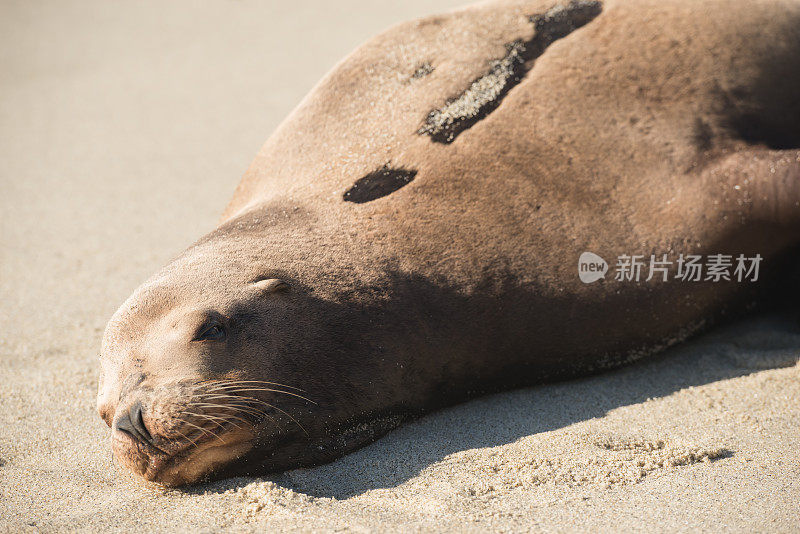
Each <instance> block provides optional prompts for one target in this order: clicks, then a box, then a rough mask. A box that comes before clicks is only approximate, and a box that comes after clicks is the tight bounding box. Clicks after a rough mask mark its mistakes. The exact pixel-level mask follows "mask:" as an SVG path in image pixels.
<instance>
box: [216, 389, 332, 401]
mask: <svg viewBox="0 0 800 534" xmlns="http://www.w3.org/2000/svg"><path fill="white" fill-rule="evenodd" d="M220 391H229V392H231V393H237V392H243V391H265V392H271V393H284V394H286V395H291V396H292V397H297V398H298V399H303V400H304V401H308V402H310V403H312V404H317V403H316V402H314V401H313V400H311V399H309V398H308V397H304V396H302V395H298V394H297V393H292V392H291V391H281V390H279V389H271V388H255V387H237V386H229V387H226V388H225V389H220Z"/></svg>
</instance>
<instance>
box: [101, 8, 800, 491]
mask: <svg viewBox="0 0 800 534" xmlns="http://www.w3.org/2000/svg"><path fill="white" fill-rule="evenodd" d="M558 1H559V0H530V1H501V2H490V3H483V4H478V5H476V6H472V7H468V8H466V9H463V10H459V11H456V12H453V13H450V14H447V15H443V16H437V17H431V18H427V19H423V20H418V21H413V22H408V23H404V24H401V25H399V26H396V27H394V28H393V29H391V30H389V31H387V32H385V33H383V34H381V35H379V36H377V37H375V38H374V39H372V40H371V41H369V42H368V43H366V44H365V45H363V46H362V47H360V48H359V49H357V50H356V51H355V52H353V53H352V54H351V55H350V56H348V57H347V58H346V59H344V60H343V61H342V62H341V63H340V64H339V65H338V66H337V67H336V68H335V69H334V70H333V71H332V72H331V73H330V74H328V75H327V76H326V77H325V78H324V79H323V80H322V81H321V82H320V83H319V85H318V86H317V87H316V88H315V89H314V90H313V91H312V92H311V94H309V95H308V97H307V98H306V99H305V100H304V101H303V102H302V103H301V104H300V106H299V107H298V108H297V109H296V110H295V111H294V112H293V113H292V114H291V115H290V116H289V118H287V119H286V121H285V122H284V123H283V124H282V125H281V126H280V127H279V128H278V130H277V131H276V132H275V133H274V134H273V135H272V137H270V139H269V140H268V141H267V143H266V144H265V146H264V148H263V149H262V150H261V152H260V153H259V154H258V156H257V157H256V159H255V161H254V162H253V164H252V166H251V167H250V169H249V170H248V171H247V173H246V175H245V177H244V179H243V180H242V182H241V184H240V185H239V188H238V189H237V191H236V194H235V196H234V198H233V200H231V202H230V204H229V205H228V207H227V209H226V210H225V213H224V215H223V218H222V221H221V223H220V225H219V227H218V228H217V229H216V230H215V231H214V232H212V233H211V234H209V235H208V236H205V237H204V238H202V239H201V240H200V241H199V242H198V243H197V244H195V245H194V246H193V247H191V248H190V249H189V250H187V251H186V252H185V253H184V254H183V255H181V256H180V257H179V258H177V259H176V260H175V261H174V262H172V263H171V264H169V265H168V266H167V267H165V268H164V270H163V271H161V272H160V273H159V274H157V275H156V276H155V277H154V278H153V279H151V280H150V281H149V282H148V283H146V284H145V285H144V286H142V287H141V288H139V289H138V290H137V291H136V293H134V295H133V296H132V297H131V298H130V299H129V300H128V301H127V302H126V303H125V304H123V306H122V307H121V308H120V310H119V311H118V312H117V314H116V315H115V316H114V318H113V319H112V321H111V322H110V323H109V326H108V328H107V330H106V334H105V338H104V346H103V353H102V362H103V373H102V374H103V377H104V378H102V379H101V383H100V391H99V397H98V407H99V410H100V412H101V414H102V415H103V417H104V418H105V419H106V421H107V422H108V423H109V424H112V422H114V421H118V420H119V418H120V417H121V416H120V414H124V413H125V412H126V411H127V410H129V409H130V406H131V405H132V403H134V402H139V403H141V405H142V407H143V412H142V413H143V422H144V423H145V425H146V426H147V428H148V429H149V430H150V433H151V434H152V442H153V444H155V445H158V444H161V445H162V446H160V447H159V448H160V449H162V450H161V451H159V450H155V449H153V448H152V447H150V448H148V447H149V446H148V445H147V444H143V443H140V442H136V441H135V440H134V441H131V440H128V441H125V439H122V440H118V442H117V444H115V451H116V453H117V456H118V457H119V458H120V459H121V461H122V462H123V463H124V464H126V465H128V466H129V467H131V468H132V469H133V470H134V471H135V472H137V473H138V474H141V475H142V476H144V477H145V478H148V479H150V480H155V481H158V482H161V483H164V484H181V483H187V482H192V481H195V480H197V479H199V478H201V477H203V476H206V475H209V474H210V473H211V474H214V475H217V476H219V475H224V474H231V473H237V472H248V473H257V472H264V471H269V470H276V469H285V468H288V467H293V466H297V465H308V464H313V463H317V462H322V461H327V460H330V459H333V458H335V457H337V456H340V455H342V454H344V453H346V452H348V451H350V450H352V449H354V448H357V447H360V446H362V445H364V444H365V443H368V442H369V441H371V440H373V439H375V438H376V437H377V436H379V435H380V434H382V433H384V432H386V431H388V430H389V429H390V428H392V427H394V426H396V425H397V424H398V422H399V421H400V420H401V419H402V418H403V417H405V416H407V415H413V414H418V413H421V412H424V411H426V410H430V409H433V408H435V407H437V406H441V405H444V404H447V403H451V402H455V401H458V400H461V399H464V398H467V397H469V396H471V395H474V394H477V393H480V392H484V391H491V390H495V389H498V388H510V387H514V386H519V385H523V384H531V383H535V382H539V381H543V380H551V379H558V378H565V377H570V376H576V375H579V374H585V373H588V372H593V371H596V370H599V369H602V368H608V367H611V366H614V365H618V364H621V363H624V362H627V361H630V360H632V359H635V358H638V357H641V356H644V355H646V354H650V353H653V352H656V351H657V350H660V349H662V348H664V347H666V346H668V345H670V344H672V343H674V342H676V341H678V340H680V339H683V338H685V337H686V336H687V335H689V334H691V333H692V332H694V331H696V330H697V329H699V328H701V327H702V326H704V325H707V324H710V323H711V322H713V321H714V320H716V319H717V318H719V317H720V316H722V315H725V314H726V313H727V314H729V313H730V312H731V311H732V310H735V309H741V308H744V307H746V305H747V304H749V303H751V302H753V301H755V300H759V299H761V300H763V299H764V298H766V294H767V293H766V291H767V289H768V287H767V286H768V285H770V284H778V283H781V281H782V280H785V278H784V276H785V275H784V274H783V273H784V271H782V269H783V268H784V266H785V265H786V264H785V262H784V259H785V258H786V257H787V255H788V254H789V253H790V252H791V251H792V250H793V249H794V248H795V247H796V245H797V244H798V238H800V233H799V232H798V229H799V228H798V226H799V225H800V207H798V206H799V204H798V202H800V184H798V180H800V152H798V150H797V149H798V147H800V95H799V94H798V92H797V87H798V84H799V83H800V29H798V28H800V4H798V3H797V2H794V1H789V0H787V1H781V0H759V1H744V0H741V1H737V2H730V1H728V0H725V1H722V0H706V1H703V2H700V1H697V0H635V1H632V0H625V1H623V0H609V1H607V2H604V4H603V5H602V12H601V13H600V14H599V15H597V16H596V17H595V16H594V14H592V17H593V19H592V20H590V21H588V22H586V23H585V25H582V26H581V27H580V28H577V29H573V30H572V31H570V32H569V33H568V35H565V36H562V37H558V38H557V39H554V40H552V42H550V41H548V42H547V43H545V44H546V47H544V48H543V49H542V51H541V53H538V52H537V54H538V55H535V57H534V56H533V55H530V51H531V50H532V46H533V45H531V44H530V43H536V42H537V41H536V39H537V32H538V31H543V30H542V29H541V27H540V28H538V29H537V27H536V24H537V23H536V21H537V20H544V19H543V18H542V17H544V18H545V19H546V18H547V17H553V16H555V15H553V13H555V12H553V11H551V10H552V8H553V6H554V5H556V4H557V3H558ZM561 1H562V2H563V5H564V6H569V5H570V4H568V3H566V2H565V1H564V0H561ZM586 7H587V2H578V3H573V4H572V5H571V8H572V9H578V8H586ZM556 15H558V13H556ZM537 17H538V18H537ZM513 43H522V46H523V47H524V46H528V48H527V49H526V50H527V52H525V53H528V54H529V55H528V56H524V54H523V55H522V56H520V57H523V59H524V60H525V63H524V65H518V64H516V63H513V62H514V61H517V59H516V57H517V56H515V55H514V54H516V53H517V52H515V50H521V49H520V48H517V49H515V48H514V46H517V47H519V46H520V45H519V44H517V45H513ZM525 43H528V44H527V45H526V44H525ZM537 46H539V45H537ZM506 57H511V59H509V60H507V61H506V62H505V63H503V62H502V60H503V58H506ZM509 65H512V66H513V65H517V66H514V68H515V69H516V68H519V69H520V70H518V71H517V70H515V71H514V72H513V73H512V75H509V76H510V77H508V78H507V79H505V78H502V76H505V75H506V74H507V72H508V71H507V69H506V67H508V66H509ZM509 68H510V67H509ZM504 69H506V70H504ZM487 75H492V76H495V78H497V79H500V80H501V81H502V80H504V79H505V80H506V81H507V82H508V80H511V81H510V82H508V83H512V84H513V87H510V88H505V89H503V90H504V91H505V93H504V94H503V95H502V98H501V99H500V100H498V101H497V102H496V103H494V104H493V107H492V109H491V110H489V111H488V112H487V113H488V114H486V115H485V116H478V117H477V120H475V121H472V122H473V123H472V124H470V125H469V126H468V127H467V128H465V129H464V130H463V131H461V132H459V133H458V135H457V136H455V137H453V138H452V139H449V140H447V139H444V138H442V139H439V140H436V139H434V138H432V135H430V134H431V128H430V127H426V120H427V119H428V117H429V116H430V114H431V113H432V112H434V111H435V110H441V109H444V107H446V106H447V104H448V102H453V101H454V100H456V99H457V98H458V97H459V96H460V95H463V94H465V91H467V90H468V89H469V88H470V87H471V84H473V83H475V82H476V81H478V80H482V79H483V80H486V79H488V78H485V77H486V76H487ZM513 76H516V77H517V78H518V79H519V83H516V78H513ZM492 80H493V81H496V80H495V79H494V78H493V79H492ZM475 87H477V86H475ZM487 94H489V93H487ZM491 94H497V93H496V92H495V93H491ZM473 118H474V117H473ZM392 173H395V174H392ZM398 173H399V174H398ZM359 180H361V181H360V182H359ZM359 187H361V189H358V188H359ZM354 188H355V189H354ZM382 188H384V189H385V190H384V189H382ZM354 191H356V192H354ZM375 195H378V196H377V197H376V198H374V199H373V198H372V197H373V196H375ZM380 195H384V196H380ZM356 199H361V200H363V199H366V200H364V201H357V200H356ZM584 251H592V252H595V253H597V254H600V255H601V256H603V257H604V258H605V259H606V260H609V262H611V261H612V260H613V259H616V257H617V256H619V255H622V254H643V255H646V256H647V257H649V255H650V254H659V255H660V254H665V253H668V254H670V255H672V256H673V258H674V257H677V255H678V254H680V253H684V254H688V253H693V254H712V253H732V254H738V253H744V254H746V255H754V254H755V253H760V254H761V255H762V256H763V257H764V258H765V259H764V262H763V264H762V270H761V278H762V280H764V281H765V282H766V284H746V283H745V284H743V283H736V282H730V283H724V282H720V283H710V282H706V283H702V282H701V283H689V282H681V281H675V280H671V281H668V282H651V283H644V282H642V283H639V284H636V283H623V282H615V281H614V280H613V275H612V276H607V279H606V280H604V281H600V282H596V283H594V284H588V285H587V284H583V283H581V282H580V280H579V279H578V276H577V260H578V257H579V255H580V254H581V253H582V252H584ZM612 269H613V265H612ZM265 278H269V279H273V278H275V279H282V280H284V281H286V282H287V283H288V284H289V286H290V289H288V290H285V291H274V290H268V291H265V290H262V289H259V288H258V284H254V282H256V281H258V280H261V279H265ZM273 289H274V288H273ZM207 312H213V313H216V314H219V315H220V317H222V319H221V320H222V321H225V322H226V324H227V328H229V335H228V337H227V339H226V340H225V341H224V342H219V343H215V342H205V341H204V342H192V341H191V338H192V335H193V332H194V331H195V330H196V329H197V328H198V325H199V324H200V323H202V321H204V320H205V318H206V316H207ZM210 379H226V380H261V381H268V382H275V383H279V384H282V385H283V386H281V387H278V386H274V388H276V389H279V390H280V391H281V392H280V393H278V392H275V391H272V392H269V391H258V392H254V391H251V392H247V391H245V392H242V391H237V393H236V394H237V395H240V396H242V395H244V396H247V397H253V398H256V399H257V400H259V401H261V402H268V403H269V404H271V405H273V406H275V407H276V408H275V409H272V408H270V409H268V410H264V411H263V412H262V413H263V416H260V417H258V418H256V419H250V418H248V417H249V416H248V415H247V414H244V413H239V415H240V416H242V419H246V420H247V421H248V424H246V425H244V426H245V427H246V428H243V429H239V430H236V429H232V428H231V427H230V426H229V425H228V423H225V424H221V425H219V428H217V427H216V426H214V425H213V424H212V423H210V422H208V420H201V419H197V418H193V417H194V416H191V415H187V414H188V412H189V411H190V410H189V408H192V407H193V408H194V410H193V411H194V412H197V411H198V410H203V408H202V407H200V406H199V405H198V404H197V400H196V399H197V397H196V395H197V394H196V391H198V390H199V389H202V388H203V387H206V386H205V385H204V384H207V383H206V382H203V381H204V380H210ZM286 386H293V387H296V388H301V389H302V390H303V392H302V396H304V397H307V399H310V401H313V402H315V403H316V404H312V402H310V401H307V400H305V399H302V398H299V397H295V396H292V395H290V394H289V392H293V391H294V392H296V391H297V390H293V389H288V388H286ZM240 387H241V386H240ZM181 388H183V389H181ZM231 391H233V390H231ZM165 399H166V400H165ZM226 402H227V401H226ZM244 402H245V403H247V402H252V401H244ZM162 405H163V407H162V408H158V409H157V407H159V406H162ZM249 406H251V407H252V404H250V405H249ZM187 407H189V408H187ZM216 410H217V411H212V412H206V413H212V414H217V416H219V417H223V418H228V420H229V421H230V417H229V416H230V414H232V413H234V410H233V409H232V408H231V409H230V411H229V412H225V411H224V409H222V408H217V409H216ZM220 410H222V411H220ZM181 414H183V415H181ZM267 415H269V416H270V417H272V418H273V420H270V419H269V418H266V416H267ZM178 416H181V417H182V418H183V419H184V420H188V421H189V422H194V423H195V426H201V427H203V428H204V429H205V433H204V432H202V431H194V430H193V429H192V428H191V427H188V426H185V425H184V426H181V425H182V423H175V421H176V420H177V419H176V417H178ZM198 417H199V416H198ZM173 427H174V428H173ZM301 427H302V428H301ZM231 430H232V432H229V431H231ZM177 431H181V432H182V433H183V434H186V436H185V437H187V438H196V439H199V440H200V441H201V444H202V446H200V445H198V446H197V447H192V446H190V444H189V443H187V442H186V440H183V439H182V438H180V436H178V435H177V434H176V432H177ZM117 434H118V433H116V432H115V436H116V435H117ZM206 434H218V435H220V436H222V437H223V441H224V440H230V443H233V445H229V442H226V443H224V444H223V445H224V446H222V447H216V448H215V449H214V450H212V451H211V452H208V453H204V454H205V456H203V455H201V454H200V453H199V452H198V450H201V449H204V448H209V447H210V444H211V443H212V442H215V441H214V440H213V439H212V438H211V437H207V436H206ZM234 438H235V439H234ZM237 440H238V441H237ZM215 443H217V445H219V442H215ZM170 447H171V448H170ZM164 466H168V467H164Z"/></svg>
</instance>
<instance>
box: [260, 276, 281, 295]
mask: <svg viewBox="0 0 800 534" xmlns="http://www.w3.org/2000/svg"><path fill="white" fill-rule="evenodd" d="M252 286H253V288H254V289H255V290H257V291H258V292H259V293H262V294H267V293H277V292H278V291H288V290H289V284H287V283H286V282H284V281H283V280H281V279H280V278H265V279H264V280H258V281H257V282H253V284H252Z"/></svg>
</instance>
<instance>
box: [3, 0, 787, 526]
mask: <svg viewBox="0 0 800 534" xmlns="http://www.w3.org/2000/svg"><path fill="white" fill-rule="evenodd" d="M461 4H463V2H462V1H461V0H436V1H432V0H409V1H403V2H391V1H386V0H380V1H379V0H369V1H367V0H361V1H358V0H344V1H340V2H335V3H334V2H324V1H322V0H317V1H310V0H300V1H296V2H290V3H279V2H274V1H271V0H270V1H263V2H255V1H243V0H239V1H229V2H222V1H220V2H205V3H202V4H199V5H198V4H194V3H190V2H182V1H181V2H177V1H173V2H154V1H147V2H126V3H111V2H103V1H99V0H92V1H81V2H78V1H69V2H67V1H63V2H62V1H58V2H56V1H50V2H40V1H5V2H3V3H2V5H0V40H2V43H3V46H2V47H0V56H2V66H3V68H2V71H0V132H1V133H2V136H1V138H2V142H0V186H2V195H0V247H1V248H0V251H1V252H0V321H1V322H0V324H2V327H1V328H0V531H3V532H6V531H7V532H26V531H30V532H39V531H42V532H60V531H70V532H74V531H80V532H218V531H233V532H266V531H304V532H305V531H314V532H332V531H337V532H342V531H356V532H374V531H404V532H414V531H419V532H430V531H447V532H449V531H453V532H485V531H497V532H521V531H533V532H597V531H636V532H658V531H669V532H697V531H704V532H800V363H798V362H800V324H798V322H797V319H796V317H794V316H789V315H785V314H779V313H773V314H768V315H760V316H756V317H751V318H749V319H747V320H745V321H743V322H739V323H736V324H733V325H728V326H726V327H724V328H721V329H717V330H714V331H712V332H709V333H708V334H706V335H704V336H702V337H699V338H696V339H694V340H692V341H690V342H688V343H686V344H683V345H681V346H680V347H677V348H675V349H672V350H670V351H669V352H667V353H666V354H664V355H663V356H660V357H657V358H655V359H652V360H649V361H646V362H643V363H640V364H637V365H634V366H632V367H629V368H625V369H622V370H619V371H615V372H611V373H606V374H603V375H599V376H594V377H589V378H585V379H582V380H576V381H571V382H564V383H559V384H552V385H545V386H540V387H533V388H528V389H522V390H517V391H511V392H507V393H502V394H498V395H493V396H489V397H485V398H481V399H477V400H475V401H472V402H469V403H466V404H463V405H459V406H455V407H452V408H449V409H447V410H444V411H441V412H437V413H434V414H431V415H429V416H427V417H424V418H422V419H420V420H417V421H414V422H412V423H410V424H407V425H405V426H403V427H401V428H400V429H399V430H397V431H395V432H393V433H391V434H390V435H388V436H386V437H384V438H383V439H381V440H379V441H378V442H376V443H374V444H372V445H370V446H368V447H366V448H365V449H362V450H360V451H358V452H356V453H354V454H351V455H349V456H347V457H345V458H342V459H340V460H338V461H336V462H333V463H331V464H328V465H324V466H320V467H316V468H312V469H298V470H294V471H290V472H287V473H283V474H279V475H275V476H271V477H265V478H237V479H229V480H224V481H220V482H216V483H213V484H207V485H201V486H194V487H191V488H188V489H182V490H163V489H160V488H158V487H155V486H147V485H144V484H143V483H141V482H140V481H138V480H136V479H134V478H133V477H132V475H130V474H128V473H127V472H126V471H124V470H122V469H121V468H120V467H118V466H117V465H116V464H115V462H114V460H113V458H112V456H111V449H110V446H109V443H108V441H109V434H110V431H109V429H108V428H107V426H106V425H105V424H104V423H103V422H102V421H101V420H100V419H99V417H98V416H97V413H96V411H95V395H96V388H97V384H96V382H97V375H98V368H97V357H98V351H99V347H100V339H101V335H102V332H103V328H104V326H105V324H106V322H107V321H108V319H109V317H110V316H111V314H112V313H113V312H114V310H115V309H116V308H117V307H118V306H119V304H120V303H121V302H122V301H123V300H124V299H125V298H126V297H127V296H128V295H129V294H130V293H131V291H133V289H134V288H135V287H136V286H137V285H138V284H139V283H140V282H142V281H143V280H144V279H146V278H147V277H148V276H149V275H150V274H152V273H153V272H154V271H155V270H156V269H157V268H159V267H160V266H162V265H163V264H165V263H166V262H167V261H169V260H170V259H171V258H172V257H174V256H175V255H177V254H178V253H179V252H180V251H181V250H183V249H184V248H185V247H187V246H188V245H190V244H191V243H192V242H193V241H194V240H196V239H197V238H198V237H200V236H201V235H203V234H204V233H206V232H208V231H209V230H211V229H212V228H213V227H214V225H215V222H216V221H217V219H218V218H219V216H220V214H221V212H222V209H223V208H224V206H225V204H226V202H227V201H228V199H229V198H230V197H231V195H232V193H233V190H234V188H235V187H236V184H237V183H238V181H239V178H240V176H241V175H242V173H243V172H244V171H245V169H246V168H247V166H248V164H249V163H250V161H251V159H252V158H253V156H254V155H255V154H256V152H257V151H258V149H259V147H260V146H261V145H262V143H263V142H264V141H265V140H266V138H267V137H268V136H269V134H270V133H271V132H272V131H273V130H274V128H275V127H276V126H277V125H278V123H279V122H280V121H281V120H282V119H283V118H284V117H285V116H286V115H287V114H288V113H289V111H291V109H292V108H293V107H294V106H295V105H296V104H297V103H298V102H299V101H300V99H301V98H302V97H303V96H304V95H305V94H306V92H307V91H308V90H309V89H310V88H311V87H312V86H313V85H314V84H315V82H316V81H317V80H318V79H319V78H320V77H321V76H322V75H323V74H325V72H327V71H328V70H329V69H330V68H331V67H332V66H333V65H334V64H335V63H336V62H337V61H338V60H339V59H340V58H341V57H343V56H344V55H345V54H347V53H348V52H349V51H351V50H352V49H353V48H354V47H356V46H357V45H358V44H360V43H361V42H362V41H364V40H365V39H367V38H368V37H370V36H372V35H374V34H376V33H377V32H379V31H381V30H382V29H384V28H386V27H388V26H390V25H392V24H394V23H397V22H400V21H402V20H406V19H409V18H414V17H418V16H423V15H427V14H431V13H436V12H439V11H443V10H448V9H451V8H454V7H457V6H458V5H461Z"/></svg>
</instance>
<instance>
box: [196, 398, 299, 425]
mask: <svg viewBox="0 0 800 534" xmlns="http://www.w3.org/2000/svg"><path fill="white" fill-rule="evenodd" d="M195 406H209V407H211V408H226V409H232V410H233V411H234V412H238V413H244V414H249V415H252V416H254V417H266V418H268V419H270V420H271V421H272V422H273V423H275V425H276V426H277V427H278V428H279V429H280V431H281V432H283V426H282V425H281V424H280V423H279V422H278V421H277V420H276V419H275V418H274V417H272V416H271V415H270V414H268V413H267V412H266V411H264V410H259V409H258V408H254V407H252V406H250V405H247V404H230V403H229V404H210V403H196V404H195ZM223 415H224V414H223ZM237 419H239V420H240V421H242V422H245V423H247V421H244V420H243V419H241V418H238V417H237Z"/></svg>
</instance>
